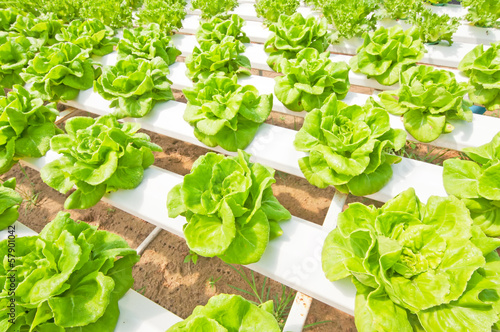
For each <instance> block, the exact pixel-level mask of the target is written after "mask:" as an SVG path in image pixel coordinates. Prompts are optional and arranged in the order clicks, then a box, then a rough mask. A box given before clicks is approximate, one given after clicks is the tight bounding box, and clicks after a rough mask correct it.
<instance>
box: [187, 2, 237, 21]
mask: <svg viewBox="0 0 500 332" xmlns="http://www.w3.org/2000/svg"><path fill="white" fill-rule="evenodd" d="M237 6H238V1H237V0H218V1H210V0H192V1H191V9H192V10H196V9H200V10H201V17H202V18H204V19H209V18H212V17H214V16H224V15H225V14H227V12H229V11H231V10H233V9H234V8H236V7H237Z"/></svg>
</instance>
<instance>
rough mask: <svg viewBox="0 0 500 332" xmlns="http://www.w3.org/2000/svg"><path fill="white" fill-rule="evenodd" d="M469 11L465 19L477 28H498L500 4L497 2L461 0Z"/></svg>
mask: <svg viewBox="0 0 500 332" xmlns="http://www.w3.org/2000/svg"><path fill="white" fill-rule="evenodd" d="M462 6H464V7H468V9H469V11H468V12H467V15H466V16H465V19H466V20H467V21H469V22H471V23H472V24H474V25H476V26H479V27H493V28H500V2H499V1H497V0H463V1H462Z"/></svg>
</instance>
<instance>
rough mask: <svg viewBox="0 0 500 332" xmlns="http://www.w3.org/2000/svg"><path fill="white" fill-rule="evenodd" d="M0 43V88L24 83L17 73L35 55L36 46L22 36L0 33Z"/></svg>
mask: <svg viewBox="0 0 500 332" xmlns="http://www.w3.org/2000/svg"><path fill="white" fill-rule="evenodd" d="M0 44H1V45H0V88H9V89H11V88H12V86H13V85H14V84H24V80H23V79H22V78H21V76H20V75H19V74H20V73H21V71H22V70H23V68H24V67H26V66H27V65H28V61H29V60H30V59H32V58H33V57H34V56H35V53H36V51H37V49H36V47H34V46H33V45H32V44H31V42H30V40H29V39H28V38H26V37H24V36H17V37H11V36H8V35H3V36H1V35H0Z"/></svg>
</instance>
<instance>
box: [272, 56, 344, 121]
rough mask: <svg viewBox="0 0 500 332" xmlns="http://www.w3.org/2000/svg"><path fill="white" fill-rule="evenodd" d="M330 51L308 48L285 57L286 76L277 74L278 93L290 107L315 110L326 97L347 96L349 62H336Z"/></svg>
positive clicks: (339, 97) (284, 69)
mask: <svg viewBox="0 0 500 332" xmlns="http://www.w3.org/2000/svg"><path fill="white" fill-rule="evenodd" d="M329 55H330V52H328V51H327V52H324V53H321V54H320V53H319V52H318V51H317V50H316V49H314V48H305V49H303V50H302V51H300V52H299V53H297V58H296V59H292V60H284V61H283V62H282V69H283V73H284V74H285V75H284V76H277V77H275V81H276V84H275V85H274V93H275V95H276V97H278V99H279V100H280V101H281V102H282V103H283V104H284V105H285V106H286V107H287V108H288V109H290V110H292V111H296V112H300V111H308V112H309V111H312V110H313V109H315V108H320V107H321V106H322V105H323V104H324V102H325V100H326V99H327V98H328V97H329V96H330V95H331V94H336V95H337V99H344V98H345V96H346V95H347V92H349V87H350V83H349V66H348V65H347V64H346V63H345V62H333V61H332V60H330V59H329Z"/></svg>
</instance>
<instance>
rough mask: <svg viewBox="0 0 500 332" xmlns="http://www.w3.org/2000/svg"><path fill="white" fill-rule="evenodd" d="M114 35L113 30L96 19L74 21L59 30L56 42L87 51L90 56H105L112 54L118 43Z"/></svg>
mask: <svg viewBox="0 0 500 332" xmlns="http://www.w3.org/2000/svg"><path fill="white" fill-rule="evenodd" d="M114 35H115V31H114V30H113V29H111V28H110V27H108V26H105V25H104V24H103V23H102V22H101V21H98V20H96V19H90V20H86V21H80V20H75V21H72V22H71V23H70V24H69V25H68V26H65V27H63V28H62V29H61V32H60V33H58V34H57V35H56V40H58V41H66V42H70V43H73V44H75V45H78V46H80V48H82V49H84V50H89V53H90V54H95V55H106V54H109V53H111V52H113V47H114V46H115V45H116V44H117V43H118V38H117V37H114Z"/></svg>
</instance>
